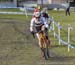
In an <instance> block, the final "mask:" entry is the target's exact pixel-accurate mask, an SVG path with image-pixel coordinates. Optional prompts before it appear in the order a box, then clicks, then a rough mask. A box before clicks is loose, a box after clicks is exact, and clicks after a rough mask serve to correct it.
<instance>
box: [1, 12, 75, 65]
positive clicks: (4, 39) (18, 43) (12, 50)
mask: <svg viewBox="0 0 75 65" xmlns="http://www.w3.org/2000/svg"><path fill="white" fill-rule="evenodd" d="M49 13H50V15H51V16H53V17H54V19H55V21H57V22H58V21H59V22H60V24H61V25H62V26H63V27H64V29H65V28H66V25H67V24H68V23H69V24H71V25H72V26H73V28H75V26H74V24H75V22H74V21H75V17H74V16H75V15H74V13H73V12H72V13H71V16H65V12H62V11H58V12H57V11H49ZM30 19H31V17H29V18H26V17H25V15H6V14H0V65H74V62H75V48H74V49H71V50H70V52H69V53H68V52H67V46H65V45H60V46H59V44H58V41H57V39H55V38H54V37H53V32H52V31H51V32H50V33H49V36H50V39H51V43H52V46H51V51H50V52H51V55H52V56H53V58H50V60H48V61H46V60H44V59H42V58H40V48H39V47H38V46H37V44H38V43H37V40H36V39H33V37H32V36H31V34H30V32H29V23H30ZM65 31H67V30H65ZM74 32H75V31H74V30H73V31H72V32H71V39H72V40H71V42H72V44H73V45H74V46H75V44H74V43H75V42H74V41H75V40H74V39H75V33H74ZM61 33H62V32H61ZM61 35H62V38H63V39H64V38H65V35H66V36H67V34H65V32H64V33H63V34H61ZM65 39H66V40H67V38H65Z"/></svg>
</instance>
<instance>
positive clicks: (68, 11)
mask: <svg viewBox="0 0 75 65" xmlns="http://www.w3.org/2000/svg"><path fill="white" fill-rule="evenodd" d="M67 15H69V16H70V5H69V3H67V4H66V16H67Z"/></svg>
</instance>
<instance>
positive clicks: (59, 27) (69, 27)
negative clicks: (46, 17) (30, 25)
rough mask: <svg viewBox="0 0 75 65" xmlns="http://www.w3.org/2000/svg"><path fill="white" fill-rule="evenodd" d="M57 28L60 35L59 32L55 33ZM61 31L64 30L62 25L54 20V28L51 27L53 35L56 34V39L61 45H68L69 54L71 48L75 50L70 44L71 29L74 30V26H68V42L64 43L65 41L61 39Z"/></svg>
mask: <svg viewBox="0 0 75 65" xmlns="http://www.w3.org/2000/svg"><path fill="white" fill-rule="evenodd" d="M55 26H56V27H57V28H58V34H57V32H56V31H55ZM61 29H63V27H62V26H61V25H60V23H56V22H55V21H54V20H53V22H52V26H51V30H53V34H54V38H57V39H58V42H59V45H60V44H65V45H67V47H68V52H69V51H70V48H74V46H72V45H71V44H70V43H71V42H70V32H71V29H73V28H72V26H71V25H70V24H68V27H67V29H68V33H67V34H68V36H67V40H68V41H67V42H66V41H64V40H62V38H61V34H60V30H61Z"/></svg>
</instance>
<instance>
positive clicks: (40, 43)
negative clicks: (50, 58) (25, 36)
mask: <svg viewBox="0 0 75 65" xmlns="http://www.w3.org/2000/svg"><path fill="white" fill-rule="evenodd" d="M36 36H37V39H38V41H39V47H40V49H41V51H42V52H41V56H42V57H44V48H43V46H42V43H43V42H42V40H41V38H40V35H39V34H38V33H37V34H36Z"/></svg>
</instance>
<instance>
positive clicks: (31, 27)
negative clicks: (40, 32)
mask: <svg viewBox="0 0 75 65" xmlns="http://www.w3.org/2000/svg"><path fill="white" fill-rule="evenodd" d="M33 26H34V18H33V19H32V20H31V23H30V31H31V32H32V31H33Z"/></svg>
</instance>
